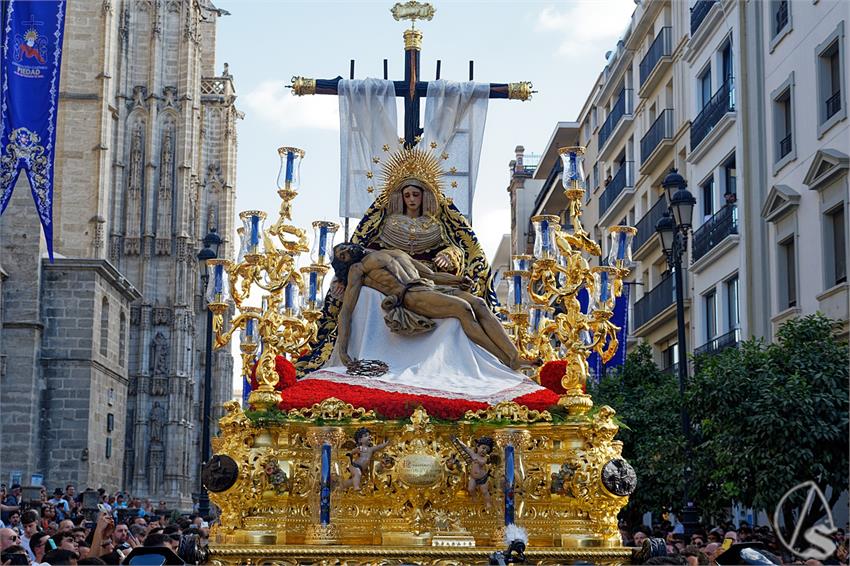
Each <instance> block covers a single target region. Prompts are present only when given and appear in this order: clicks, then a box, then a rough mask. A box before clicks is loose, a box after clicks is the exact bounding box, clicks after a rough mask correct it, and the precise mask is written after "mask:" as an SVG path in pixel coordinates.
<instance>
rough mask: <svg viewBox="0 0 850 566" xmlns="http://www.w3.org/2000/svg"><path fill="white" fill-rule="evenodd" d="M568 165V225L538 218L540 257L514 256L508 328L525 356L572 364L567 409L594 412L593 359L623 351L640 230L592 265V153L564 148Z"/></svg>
mask: <svg viewBox="0 0 850 566" xmlns="http://www.w3.org/2000/svg"><path fill="white" fill-rule="evenodd" d="M558 151H559V153H560V155H561V159H562V161H563V165H564V174H563V186H564V195H565V196H566V197H567V201H568V203H569V205H568V209H567V216H568V222H565V224H564V225H563V226H562V225H561V218H560V217H559V216H555V215H546V214H544V215H539V216H534V217H532V218H531V221H532V224H533V225H534V231H535V239H534V255H517V256H513V258H512V262H513V266H512V267H513V269H512V270H510V271H507V272H506V273H505V277H506V278H507V280H508V286H509V299H508V306H507V309H506V311H507V312H506V314H507V318H508V321H507V322H506V323H505V326H506V328H507V329H508V332H509V334H510V335H511V337H512V339H513V340H514V343H515V345H516V347H517V349H518V350H519V352H520V355H521V356H523V357H524V358H526V359H528V360H535V361H539V362H543V363H545V362H550V361H555V360H561V361H563V362H565V372H564V376H563V377H562V378H561V385H562V387H563V388H564V390H565V393H564V394H563V395H562V396H561V398H560V400H559V404H560V405H563V406H565V407H566V408H567V410H568V411H569V413H570V414H573V415H578V414H583V413H586V412H587V411H588V410H589V409H590V408H591V407H592V406H593V402H592V400H591V398H590V396H589V395H587V394H586V393H584V391H583V388H584V386H585V384H586V383H587V377H588V375H589V373H590V368H589V366H588V362H587V358H588V356H590V354H591V353H592V352H597V353H598V354H599V356H600V358H601V360H602V362H603V363H607V362H608V361H609V360H610V359H611V358H612V357H613V356H614V354H615V353H616V351H617V348H618V347H619V343H618V341H617V331H618V330H620V328H619V327H617V326H616V325H615V324H614V323H613V322H612V320H611V319H612V316H613V312H614V302H615V299H616V298H617V297H619V296H620V295H621V294H622V290H623V279H624V278H625V277H627V276H628V274H629V273H630V271H631V268H632V267H633V265H634V264H633V261H632V252H631V245H632V239H633V238H634V235H635V234H636V233H637V229H636V228H634V227H632V226H612V227H611V228H609V233H610V236H611V246H610V248H609V253H608V265H603V266H596V267H591V266H590V264H589V262H588V260H587V257H585V254H586V255H587V256H601V255H602V250H601V248H600V246H599V244H597V243H596V242H594V241H593V240H592V239H591V238H590V235H589V234H588V233H587V231H585V229H584V227H583V226H582V224H581V215H582V199H583V198H584V196H585V191H586V190H587V187H586V186H585V180H584V164H583V161H584V148H583V147H564V148H561V149H560V150H558ZM582 289H585V290H586V291H587V293H588V304H587V306H586V308H584V309H583V308H582V304H581V301H580V300H579V293H580V292H581V290H582Z"/></svg>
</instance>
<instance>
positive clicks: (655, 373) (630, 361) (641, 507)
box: [591, 344, 684, 522]
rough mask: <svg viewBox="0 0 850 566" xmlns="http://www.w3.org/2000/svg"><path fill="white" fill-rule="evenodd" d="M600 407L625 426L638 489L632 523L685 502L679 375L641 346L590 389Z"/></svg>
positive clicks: (631, 503)
mask: <svg viewBox="0 0 850 566" xmlns="http://www.w3.org/2000/svg"><path fill="white" fill-rule="evenodd" d="M591 394H592V396H593V401H594V403H595V404H596V405H610V406H611V407H613V408H614V409H615V410H616V411H617V416H618V417H619V418H620V419H621V420H622V422H623V423H625V425H626V427H628V428H625V427H621V428H620V432H619V435H618V439H619V440H622V441H623V457H624V458H625V459H626V460H628V461H629V463H630V464H631V465H632V466H633V467H634V469H635V472H636V473H637V479H638V484H637V485H638V488H637V491H636V492H635V493H634V494H632V496H631V498H630V500H629V507H628V508H627V509H626V513H627V514H629V515H630V517H631V519H632V522H634V520H635V519H639V518H640V515H641V514H642V513H644V512H646V511H653V512H655V513H659V512H661V511H662V510H663V509H664V508H665V507H669V506H670V505H671V504H677V503H680V502H681V498H682V496H681V493H682V469H683V465H682V464H683V461H684V460H683V458H684V438H683V436H682V426H681V420H680V411H679V407H680V406H681V405H680V402H679V386H678V381H677V379H676V376H674V375H673V374H670V373H667V372H663V371H661V370H659V369H658V367H657V366H656V365H655V363H654V362H653V361H652V350H651V349H650V347H649V346H648V345H646V344H641V345H639V346H638V347H637V348H635V350H634V351H633V352H631V353H629V355H628V356H627V358H626V363H625V365H624V366H623V368H622V370H621V371H619V372H616V373H609V374H607V375H606V376H605V377H603V378H602V379H601V380H600V382H599V383H598V384H597V385H596V386H594V387H592V388H591Z"/></svg>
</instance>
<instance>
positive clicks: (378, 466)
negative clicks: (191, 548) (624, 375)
mask: <svg viewBox="0 0 850 566" xmlns="http://www.w3.org/2000/svg"><path fill="white" fill-rule="evenodd" d="M226 408H227V409H228V414H227V415H226V416H225V417H224V418H223V419H222V420H221V429H222V434H221V436H219V437H218V438H216V439H215V440H214V442H213V447H214V448H215V451H216V456H215V458H214V459H213V460H214V462H213V463H214V464H215V466H211V467H210V470H207V471H205V474H206V475H205V478H206V479H205V485H207V488H208V489H209V491H210V500H211V501H212V502H213V503H215V505H216V506H217V507H218V508H219V509H221V523H220V524H218V525H215V526H213V528H212V529H211V533H210V550H211V551H212V557H213V560H214V562H218V563H221V564H229V563H251V564H272V563H274V564H280V565H287V564H314V563H316V564H318V563H324V564H339V565H343V564H345V565H349V564H350V565H354V564H387V565H391V564H401V563H405V564H410V563H416V564H438V563H439V564H440V565H441V566H449V565H452V564H477V563H482V564H484V563H486V560H487V556H488V555H489V554H490V553H492V552H493V551H494V550H496V549H502V550H503V549H504V548H505V547H506V544H504V541H502V540H500V539H501V538H502V537H503V536H504V533H505V529H504V525H505V521H506V520H510V518H512V520H513V522H514V523H515V524H516V525H518V526H519V527H522V528H523V529H524V530H525V531H526V532H527V535H528V544H527V556H528V557H529V560H531V561H532V562H531V563H535V564H563V563H570V562H573V561H576V560H586V561H589V562H592V563H596V564H619V563H622V562H624V561H628V556H629V550H628V549H625V548H622V547H621V546H620V540H619V531H618V528H617V513H618V512H619V510H620V509H621V508H622V507H623V506H624V505H625V504H626V502H627V501H628V494H630V493H631V492H632V490H633V489H634V481H635V480H634V477H635V476H634V470H632V469H631V467H630V466H629V465H628V463H626V462H625V461H624V460H623V459H622V458H621V449H622V445H621V444H620V443H619V442H618V441H615V440H613V437H614V434H615V433H616V431H617V425H616V423H615V421H614V419H613V416H614V412H613V410H612V409H610V408H609V407H601V408H599V409H598V410H597V411H596V412H593V413H587V414H584V415H580V416H575V417H562V418H561V419H560V420H559V421H558V422H554V419H553V418H552V416H551V415H550V414H549V413H546V412H537V411H529V410H528V409H527V408H525V407H521V406H519V405H516V404H514V403H509V402H506V403H502V404H499V405H496V406H494V407H491V408H489V409H487V410H482V411H477V412H474V413H473V412H469V413H467V414H466V415H465V417H464V418H463V419H462V420H460V421H454V422H446V421H443V422H432V421H431V419H430V417H429V416H428V415H427V413H426V412H425V411H424V410H423V409H422V408H421V407H420V408H418V409H416V410H415V411H414V412H413V415H412V416H411V417H410V418H409V419H407V420H404V421H385V420H380V419H378V418H377V417H376V416H375V415H374V413H371V412H368V411H365V410H363V409H357V408H354V407H352V406H351V405H347V404H344V403H342V402H341V401H339V400H336V399H328V400H326V401H325V402H323V403H322V404H319V405H316V406H314V407H312V408H311V409H303V410H298V411H294V410H293V412H290V413H289V414H287V415H285V416H283V417H280V416H279V417H277V418H276V419H275V420H274V421H269V420H267V421H259V422H257V421H251V420H249V419H248V418H247V416H246V415H245V414H244V413H242V411H241V409H239V408H238V406H234V405H227V407H226ZM363 434H369V435H371V436H368V437H366V439H367V441H366V442H365V443H364V444H363V445H362V448H360V449H364V450H365V449H371V447H373V446H374V447H375V448H374V450H375V453H374V454H372V456H371V457H370V458H367V459H365V460H359V462H360V464H359V465H360V467H359V468H356V469H355V467H354V465H353V462H354V454H355V450H358V448H357V446H358V445H357V444H356V443H355V441H354V438H355V436H356V435H361V436H362V435H363ZM482 439H485V440H486V442H484V443H480V442H479V443H478V444H476V442H477V441H479V440H482ZM485 445H486V446H485ZM328 446H330V450H328V449H327V447H328ZM470 446H476V447H477V448H476V449H477V450H480V449H481V447H482V446H484V447H485V448H487V451H486V453H485V454H486V456H487V457H486V458H484V459H481V460H480V461H481V463H479V464H476V465H478V466H481V468H480V469H479V472H478V473H479V475H478V476H474V475H473V471H472V466H473V460H472V457H471V456H469V455H468V454H466V453H465V451H466V450H471V449H470V448H469V447H470ZM323 447H324V448H323ZM370 454H371V452H370ZM476 454H479V455H480V454H481V452H476ZM465 456H467V457H465ZM216 458H217V459H218V460H216ZM323 470H324V471H323ZM482 470H483V471H482ZM355 471H357V472H359V473H358V474H357V479H359V488H358V486H355V484H354V477H355ZM323 477H324V478H329V479H325V480H322V479H321V478H323ZM509 478H512V481H509ZM324 482H329V484H330V496H329V498H328V497H327V493H328V492H327V484H326V483H324ZM323 489H324V490H325V491H324V493H325V497H326V499H324V500H322V499H321V498H320V493H321V492H322V491H323ZM323 506H324V507H323ZM320 514H321V515H324V516H326V517H329V521H330V522H329V523H328V524H326V525H320V524H319V517H320ZM327 559H332V560H331V562H329V563H328V562H322V560H327Z"/></svg>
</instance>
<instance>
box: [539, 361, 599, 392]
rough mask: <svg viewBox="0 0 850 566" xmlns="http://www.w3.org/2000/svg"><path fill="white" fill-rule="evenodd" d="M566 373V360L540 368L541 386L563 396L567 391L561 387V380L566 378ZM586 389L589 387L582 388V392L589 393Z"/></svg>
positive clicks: (549, 363) (548, 363) (547, 363)
mask: <svg viewBox="0 0 850 566" xmlns="http://www.w3.org/2000/svg"><path fill="white" fill-rule="evenodd" d="M566 371H567V362H565V361H564V360H555V361H553V362H546V364H545V365H544V366H543V367H542V368H540V385H542V386H543V387H545V388H547V389H549V390H551V391H553V392H554V393H557V394H558V395H563V394H564V393H566V392H567V391H566V390H565V389H564V386H563V385H561V378H563V377H564V373H565V372H566ZM586 389H587V385H582V386H581V390H582V392H584V393H587V391H586Z"/></svg>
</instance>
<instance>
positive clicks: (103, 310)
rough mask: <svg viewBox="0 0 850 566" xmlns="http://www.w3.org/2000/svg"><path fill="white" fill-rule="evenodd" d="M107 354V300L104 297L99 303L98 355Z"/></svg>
mask: <svg viewBox="0 0 850 566" xmlns="http://www.w3.org/2000/svg"><path fill="white" fill-rule="evenodd" d="M108 354H109V300H108V299H107V298H106V297H104V298H103V301H102V302H101V304H100V355H101V356H106V355H108Z"/></svg>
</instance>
